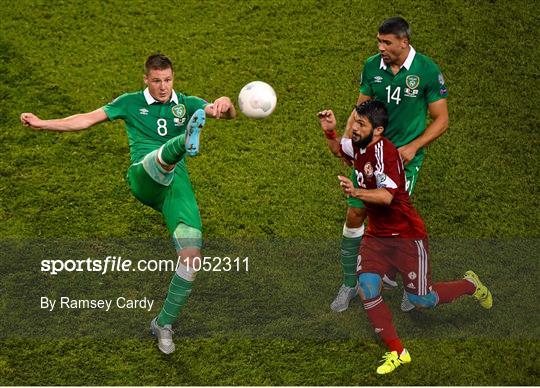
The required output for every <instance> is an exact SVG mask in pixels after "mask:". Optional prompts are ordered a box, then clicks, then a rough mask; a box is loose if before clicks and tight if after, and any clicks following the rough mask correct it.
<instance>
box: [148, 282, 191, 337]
mask: <svg viewBox="0 0 540 388" xmlns="http://www.w3.org/2000/svg"><path fill="white" fill-rule="evenodd" d="M192 284H193V282H190V281H187V280H186V279H182V278H181V277H180V276H178V274H177V273H175V274H174V276H173V278H172V280H171V285H170V286H169V292H168V293H167V299H165V303H164V304H163V308H162V309H161V312H160V313H159V315H158V319H157V324H158V325H159V326H161V327H163V326H165V325H172V324H173V323H174V321H176V318H178V315H179V314H180V310H182V307H184V306H185V304H186V303H187V300H188V298H189V294H191V287H192Z"/></svg>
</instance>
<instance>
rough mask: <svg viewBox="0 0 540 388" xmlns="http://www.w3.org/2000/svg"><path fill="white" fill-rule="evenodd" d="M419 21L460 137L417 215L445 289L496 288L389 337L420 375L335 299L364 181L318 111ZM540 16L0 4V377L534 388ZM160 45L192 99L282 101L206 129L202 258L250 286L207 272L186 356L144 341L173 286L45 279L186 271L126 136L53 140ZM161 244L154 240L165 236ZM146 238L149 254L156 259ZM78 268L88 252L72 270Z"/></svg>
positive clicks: (136, 79) (138, 78) (188, 324)
mask: <svg viewBox="0 0 540 388" xmlns="http://www.w3.org/2000/svg"><path fill="white" fill-rule="evenodd" d="M398 14H399V15H402V16H404V17H405V18H406V19H407V20H408V21H409V22H410V23H411V25H412V28H413V40H412V44H413V46H414V47H415V48H416V49H417V50H418V51H419V52H422V53H425V54H427V55H429V56H431V57H432V58H433V59H434V60H435V61H436V62H437V63H438V64H439V65H440V67H441V68H442V70H443V73H444V75H445V78H446V80H447V85H448V88H449V93H450V98H449V109H450V129H449V131H448V133H447V134H445V135H444V136H443V137H442V138H441V139H439V140H437V141H436V142H435V143H434V144H433V145H432V146H430V147H429V149H428V155H427V158H426V162H425V163H424V166H423V169H422V171H421V174H420V181H419V183H418V185H417V188H416V193H415V195H414V198H413V200H414V202H415V205H416V207H417V208H418V210H419V211H420V213H421V215H422V216H423V217H424V219H425V221H426V225H427V227H428V230H429V232H430V235H431V236H432V239H433V241H432V249H431V250H432V267H433V273H434V278H435V280H443V279H450V278H455V277H458V276H462V273H463V272H464V271H465V270H466V269H469V268H471V269H474V270H477V271H478V273H479V274H480V275H481V277H482V279H485V280H486V283H487V284H489V285H490V287H491V288H492V290H493V292H494V296H495V306H494V308H493V310H491V311H489V312H486V311H481V309H480V308H479V307H478V306H477V305H476V304H474V302H473V301H472V300H463V301H460V302H459V303H456V304H454V305H451V306H443V307H441V308H440V309H437V310H434V311H429V312H426V313H424V314H419V313H415V314H410V315H404V314H401V313H399V312H398V310H397V306H398V303H399V299H400V295H398V294H399V293H396V294H387V295H388V296H387V299H388V301H389V303H390V305H391V308H392V310H393V311H394V312H395V314H394V318H395V324H396V326H397V328H398V331H399V332H400V333H401V335H402V336H403V338H404V340H405V343H406V346H407V347H408V349H409V350H410V351H411V354H412V357H413V363H412V364H411V365H410V366H407V367H403V368H400V369H399V370H398V371H396V372H395V373H393V374H391V375H390V376H386V377H378V376H376V375H375V373H374V370H375V367H376V365H377V360H378V358H379V357H380V356H381V355H382V354H383V353H384V348H383V347H382V346H381V345H380V344H378V343H376V342H375V340H374V338H373V337H372V335H371V332H370V329H369V324H368V322H367V319H366V317H365V314H364V313H363V311H362V309H361V306H360V305H359V304H358V303H353V304H352V306H351V308H350V309H349V310H348V311H347V312H345V313H343V314H339V315H336V314H332V313H331V312H330V311H329V309H328V304H329V303H330V302H331V300H332V298H333V296H334V293H335V291H336V290H337V286H338V285H339V262H338V249H339V236H340V231H341V225H342V223H343V219H344V214H345V208H346V204H345V199H344V197H343V195H342V193H341V192H340V190H339V187H338V185H337V179H336V175H338V174H345V173H347V172H348V171H347V169H346V168H345V167H344V166H342V164H341V163H340V162H339V161H338V160H336V159H334V158H333V157H332V156H331V155H330V152H329V151H328V150H327V149H326V146H325V142H324V139H323V137H322V134H321V131H320V129H319V127H318V123H317V120H316V117H315V113H316V112H317V111H318V110H320V109H323V108H332V109H334V110H335V112H336V114H337V117H338V120H339V122H341V123H344V121H345V118H346V117H347V115H348V113H349V112H350V110H351V108H352V105H353V103H354V101H355V100H356V97H357V83H358V75H359V72H360V70H361V66H362V61H363V60H364V59H365V58H367V57H368V56H370V55H372V54H373V53H375V52H376V44H375V35H376V29H377V26H378V24H379V23H380V22H381V21H382V20H383V19H385V18H386V17H389V16H393V15H398ZM538 14H539V7H538V5H536V3H534V2H526V1H509V2H500V1H491V2H467V3H465V2H460V1H447V2H439V1H437V2H414V3H411V2H408V1H396V2H392V3H391V4H390V3H388V2H367V1H358V2H349V1H347V2H345V1H343V2H332V1H322V0H321V1H298V2H286V1H279V2H270V1H249V2H234V1H230V2H225V3H223V2H214V1H204V2H196V1H184V2H178V3H176V4H171V5H167V6H166V7H164V6H163V5H161V7H160V6H158V4H155V3H152V2H120V1H111V2H107V3H102V2H98V1H86V2H82V1H81V2H78V1H77V2H73V1H68V2H59V3H50V2H45V1H18V2H8V3H6V4H5V5H4V6H3V7H1V8H0V19H1V20H2V23H1V25H0V31H1V34H0V57H1V61H0V96H1V99H2V104H0V129H1V130H0V139H1V143H0V144H2V146H1V150H2V158H0V176H1V180H0V182H1V183H0V219H2V220H3V222H2V223H0V238H1V239H2V241H1V244H2V250H1V255H2V257H1V258H0V259H1V260H0V289H1V294H0V316H1V317H2V318H1V319H0V336H1V339H0V384H2V385H12V384H13V385H32V384H36V385H37V384H40V385H55V384H58V385H63V384H73V385H78V384H81V385H102V384H103V385H108V384H112V385H139V384H145V385H169V384H172V385H236V384H242V385H270V384H272V385H395V384H398V385H418V384H427V385H537V384H538V383H539V379H538V374H539V368H538V363H537V361H536V360H537V359H538V351H537V348H538V344H539V334H540V333H539V331H538V326H537V324H536V322H537V320H538V319H537V318H538V307H537V303H536V301H537V299H538V296H539V295H538V289H539V287H538V272H539V271H538V258H537V252H538V245H539V243H538V241H539V239H538V237H539V230H538V222H539V212H538V210H537V209H538V205H539V203H538V187H539V184H538V183H539V182H538V178H537V174H536V172H537V171H538V170H539V169H540V168H539V167H540V160H539V159H540V158H539V154H538V148H539V147H538V146H539V136H538V131H537V127H538V122H539V120H538V109H537V108H536V101H537V100H538V97H539V93H538V69H537V66H536V63H537V61H538V50H537V49H536V48H535V47H534V44H533V43H531V42H532V40H531V38H530V37H534V36H537V35H538V32H539V31H538V24H537V22H536V19H537V17H536V15H538ZM155 51H161V52H164V53H166V54H167V55H169V56H170V57H171V58H172V59H173V62H174V64H175V69H176V81H175V88H176V89H177V90H180V91H184V92H186V93H189V94H194V95H198V96H201V97H205V98H208V99H214V98H216V97H219V96H221V95H229V96H231V97H233V99H234V98H235V96H236V95H237V93H238V91H239V90H240V89H241V87H242V86H243V85H244V84H246V83H247V82H249V81H252V80H255V79H260V80H264V81H266V82H268V83H270V84H271V85H272V86H273V87H274V88H275V90H276V92H277V95H278V107H277V109H276V111H275V112H274V114H273V115H272V116H271V117H270V118H268V119H265V120H263V121H252V120H249V119H247V118H245V117H240V118H239V119H238V120H235V121H233V122H225V121H211V122H209V123H208V125H207V126H206V128H205V133H204V137H203V145H202V147H203V148H202V152H203V153H202V155H201V156H200V157H198V158H195V159H191V160H189V169H190V172H191V177H192V181H193V184H194V187H195V190H196V193H197V197H198V201H199V204H200V207H201V214H202V217H203V224H204V227H205V230H204V234H205V238H206V240H207V241H208V243H207V245H208V252H210V253H211V254H213V255H218V256H219V255H223V254H224V253H227V254H230V255H235V256H236V255H247V256H249V257H250V260H251V267H250V271H249V272H239V273H229V274H225V273H203V274H201V275H200V276H199V277H198V279H197V282H196V283H195V289H194V293H193V296H192V298H191V299H190V302H189V304H188V308H187V309H186V310H185V313H184V314H183V315H182V318H181V319H180V320H179V327H178V331H177V333H178V335H177V337H178V341H177V346H178V351H177V352H176V353H175V354H174V355H172V356H170V357H166V356H163V355H161V354H160V353H159V352H158V351H157V349H156V347H155V345H154V342H153V340H152V339H151V338H150V336H149V334H148V333H147V326H148V324H149V321H150V319H151V318H152V317H153V315H155V313H156V311H157V308H159V307H160V303H161V298H162V297H163V296H164V293H165V289H166V284H168V277H169V276H168V274H166V273H153V274H148V273H146V274H137V273H135V274H130V276H119V275H118V276H116V275H115V274H109V276H103V277H100V276H98V275H96V274H88V273H83V274H81V273H72V274H61V275H57V276H56V277H51V276H50V275H46V274H44V273H41V271H40V260H41V259H43V258H56V257H59V258H63V259H67V258H70V257H72V256H74V257H73V258H86V257H85V255H87V256H92V255H94V256H103V255H104V254H124V255H127V256H133V257H134V258H135V257H142V258H149V257H152V258H156V257H159V258H169V256H168V255H169V254H170V255H171V256H172V255H173V248H172V246H171V245H169V246H168V245H167V241H166V239H167V232H166V229H165V227H164V226H163V222H162V220H161V216H160V215H159V214H157V213H155V212H154V211H153V210H152V209H149V208H145V207H144V206H143V205H141V204H140V203H138V202H137V201H136V200H135V199H134V198H133V197H132V196H131V194H130V193H129V191H128V188H127V185H126V183H125V180H124V175H125V171H126V169H127V167H128V164H129V157H128V147H127V139H126V135H125V133H124V130H123V124H122V123H121V122H112V123H106V124H102V125H100V126H98V127H95V128H92V129H90V130H88V131H83V132H81V133H72V134H54V133H35V132H32V131H30V130H28V129H26V128H23V127H22V126H21V125H20V124H19V123H18V116H19V114H20V113H21V112H23V111H30V112H34V113H36V114H37V115H38V116H40V117H42V118H53V117H64V116H68V115H71V114H75V113H78V112H84V111H90V110H93V109H95V108H97V107H99V106H102V105H104V104H106V103H107V102H109V101H110V100H112V99H113V98H115V97H117V96H118V95H120V94H122V93H124V92H127V91H132V90H137V89H140V88H142V85H143V84H142V64H143V62H144V59H145V58H146V57H147V56H148V55H149V54H150V53H153V52H155ZM153 239H154V240H155V239H157V241H158V242H157V243H155V244H154V243H152V242H151V241H153ZM141 246H142V248H141ZM75 256H76V257H75ZM62 293H65V294H73V295H85V296H93V297H96V298H97V297H104V295H108V293H109V294H119V293H125V294H128V295H133V296H134V297H137V296H141V295H143V294H147V295H150V296H154V297H155V298H156V303H158V304H159V306H155V307H154V310H153V311H150V312H144V311H134V312H132V313H126V312H122V313H120V312H116V313H114V314H107V313H101V314H94V313H85V312H72V313H67V312H65V313H62V314H56V315H54V314H52V313H51V314H46V313H45V312H43V311H41V310H40V309H39V308H38V307H39V297H40V295H42V294H55V295H62Z"/></svg>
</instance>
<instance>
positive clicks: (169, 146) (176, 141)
mask: <svg viewBox="0 0 540 388" xmlns="http://www.w3.org/2000/svg"><path fill="white" fill-rule="evenodd" d="M185 154H186V135H185V134H184V135H179V136H176V137H173V138H172V139H170V140H169V141H167V142H166V143H165V144H164V145H163V147H162V148H161V160H162V161H163V162H165V163H166V164H169V165H172V164H176V163H178V162H179V161H180V160H181V159H182V158H183V157H184V155H185Z"/></svg>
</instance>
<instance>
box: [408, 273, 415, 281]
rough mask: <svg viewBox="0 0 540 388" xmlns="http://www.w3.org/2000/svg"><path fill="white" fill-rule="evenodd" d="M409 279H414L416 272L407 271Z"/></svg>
mask: <svg viewBox="0 0 540 388" xmlns="http://www.w3.org/2000/svg"><path fill="white" fill-rule="evenodd" d="M409 279H411V280H414V279H416V273H414V272H409Z"/></svg>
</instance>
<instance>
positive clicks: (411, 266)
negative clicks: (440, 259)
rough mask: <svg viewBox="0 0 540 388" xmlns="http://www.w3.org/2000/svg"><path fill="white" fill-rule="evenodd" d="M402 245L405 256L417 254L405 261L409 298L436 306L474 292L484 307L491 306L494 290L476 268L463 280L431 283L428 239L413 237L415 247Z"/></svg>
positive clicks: (412, 301) (422, 305) (404, 270)
mask: <svg viewBox="0 0 540 388" xmlns="http://www.w3.org/2000/svg"><path fill="white" fill-rule="evenodd" d="M413 244H414V245H413ZM401 245H402V246H401V251H402V252H404V256H403V258H406V257H407V251H408V255H409V257H412V256H415V255H416V258H408V259H406V260H403V261H404V262H405V266H404V267H403V268H402V269H401V271H402V276H404V277H406V276H409V280H408V283H407V284H406V285H405V288H406V289H407V293H408V297H409V301H410V302H411V303H413V304H414V305H415V306H416V307H419V308H433V307H435V306H436V305H438V304H444V303H452V302H453V301H454V300H456V299H458V298H459V297H461V296H464V295H473V296H474V297H475V298H476V299H477V300H478V301H479V302H480V305H481V306H482V307H484V308H486V309H489V308H491V306H492V304H493V298H492V296H491V292H489V290H488V289H487V287H486V286H485V285H483V284H482V282H481V281H480V279H479V278H478V276H477V275H476V274H475V273H474V272H473V271H467V272H466V273H465V277H464V278H463V279H461V280H454V281H449V282H437V283H434V284H433V285H432V284H431V266H430V264H429V259H428V241H427V239H422V240H412V243H408V246H409V247H410V246H412V248H409V247H408V246H407V245H405V244H401Z"/></svg>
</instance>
